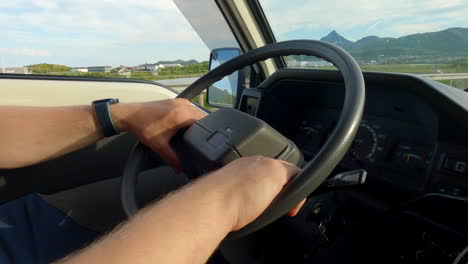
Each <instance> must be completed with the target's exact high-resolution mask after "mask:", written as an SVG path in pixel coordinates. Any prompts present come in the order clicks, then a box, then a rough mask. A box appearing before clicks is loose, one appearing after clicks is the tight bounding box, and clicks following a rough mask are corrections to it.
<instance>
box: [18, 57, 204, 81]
mask: <svg viewBox="0 0 468 264" xmlns="http://www.w3.org/2000/svg"><path fill="white" fill-rule="evenodd" d="M27 67H28V68H29V69H30V70H32V71H33V72H34V73H36V74H47V75H65V76H82V77H107V78H126V77H125V76H122V75H119V74H118V72H117V71H116V70H112V71H110V72H72V69H71V68H70V67H68V66H64V65H55V64H47V63H41V64H36V65H30V66H27ZM207 72H208V62H207V61H203V62H200V63H194V64H190V65H187V66H185V67H166V68H164V69H161V70H160V71H159V72H158V75H154V74H153V73H152V72H150V71H132V72H131V76H130V78H132V79H138V80H146V81H157V80H167V79H178V78H189V77H198V76H201V75H203V74H205V73H207Z"/></svg>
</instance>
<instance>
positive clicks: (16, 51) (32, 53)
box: [0, 48, 51, 57]
mask: <svg viewBox="0 0 468 264" xmlns="http://www.w3.org/2000/svg"><path fill="white" fill-rule="evenodd" d="M0 54H5V55H21V56H29V57H46V56H51V54H50V52H49V51H47V50H40V49H31V48H0Z"/></svg>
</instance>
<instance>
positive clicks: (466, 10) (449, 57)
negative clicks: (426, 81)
mask: <svg viewBox="0 0 468 264" xmlns="http://www.w3.org/2000/svg"><path fill="white" fill-rule="evenodd" d="M260 3H261V5H262V8H263V11H264V13H265V15H266V17H267V19H268V22H269V24H270V26H271V28H272V30H273V32H274V34H275V37H276V39H277V41H283V40H291V39H315V40H323V41H327V42H331V43H334V44H336V45H338V46H340V47H342V48H344V49H345V50H347V51H348V52H349V53H351V55H353V57H354V58H355V59H356V60H357V61H358V63H359V64H360V65H361V68H362V69H363V70H367V71H381V72H402V73H413V74H421V75H424V76H426V77H428V78H432V79H434V80H438V81H441V82H443V83H446V84H449V85H452V86H454V87H458V88H466V87H468V16H467V14H468V1H467V0H415V1H407V0H382V1H367V0H357V1H356V0H352V1H351V0H328V1H307V0H290V1H283V0H260ZM285 61H286V64H287V66H288V67H290V68H291V67H293V68H322V69H332V68H333V67H332V65H331V64H330V63H328V62H325V61H323V60H319V59H317V58H314V57H308V56H288V57H286V58H285Z"/></svg>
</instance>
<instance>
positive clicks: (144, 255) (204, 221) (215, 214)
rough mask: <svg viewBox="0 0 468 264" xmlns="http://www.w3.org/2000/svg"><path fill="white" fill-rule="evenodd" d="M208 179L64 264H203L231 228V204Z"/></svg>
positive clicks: (144, 214)
mask: <svg viewBox="0 0 468 264" xmlns="http://www.w3.org/2000/svg"><path fill="white" fill-rule="evenodd" d="M212 176H213V175H210V176H209V177H208V178H204V179H202V180H200V181H198V182H196V183H194V184H193V185H191V186H189V187H188V188H187V187H186V188H184V189H182V190H181V191H179V192H176V193H173V194H171V195H169V196H168V197H166V198H165V199H163V200H161V201H160V202H159V203H157V204H155V205H152V206H150V207H149V208H147V209H145V210H143V212H140V213H139V214H138V215H137V216H135V217H134V218H133V219H132V220H131V221H130V222H129V223H127V224H126V225H124V226H123V227H121V228H120V229H119V230H117V231H115V232H114V233H113V234H111V235H109V236H107V237H106V238H105V239H103V240H101V241H99V242H97V243H96V244H95V245H93V246H91V247H90V248H88V249H86V250H85V251H84V252H82V253H80V254H78V255H76V256H74V257H72V258H71V259H69V260H68V261H69V262H67V263H116V264H118V263H204V262H206V260H207V259H208V258H209V256H210V255H211V254H212V252H213V251H214V250H215V248H216V247H217V246H218V244H219V243H220V241H221V240H222V239H223V238H224V237H225V236H226V235H227V233H228V232H229V231H230V230H231V228H232V226H233V219H234V217H233V214H234V213H235V212H233V210H232V208H235V206H231V204H232V203H233V202H234V200H233V199H229V196H228V195H227V193H228V192H226V191H223V188H222V187H220V184H219V183H216V179H215V177H212Z"/></svg>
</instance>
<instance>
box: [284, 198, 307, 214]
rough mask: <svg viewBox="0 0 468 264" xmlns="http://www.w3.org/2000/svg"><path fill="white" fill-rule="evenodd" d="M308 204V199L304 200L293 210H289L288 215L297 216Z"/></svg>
mask: <svg viewBox="0 0 468 264" xmlns="http://www.w3.org/2000/svg"><path fill="white" fill-rule="evenodd" d="M305 202H306V199H304V200H302V201H301V202H300V203H298V204H297V205H296V206H294V208H293V209H291V210H289V212H288V215H289V216H296V215H297V214H298V213H299V211H300V210H301V208H302V206H304V204H305Z"/></svg>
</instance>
